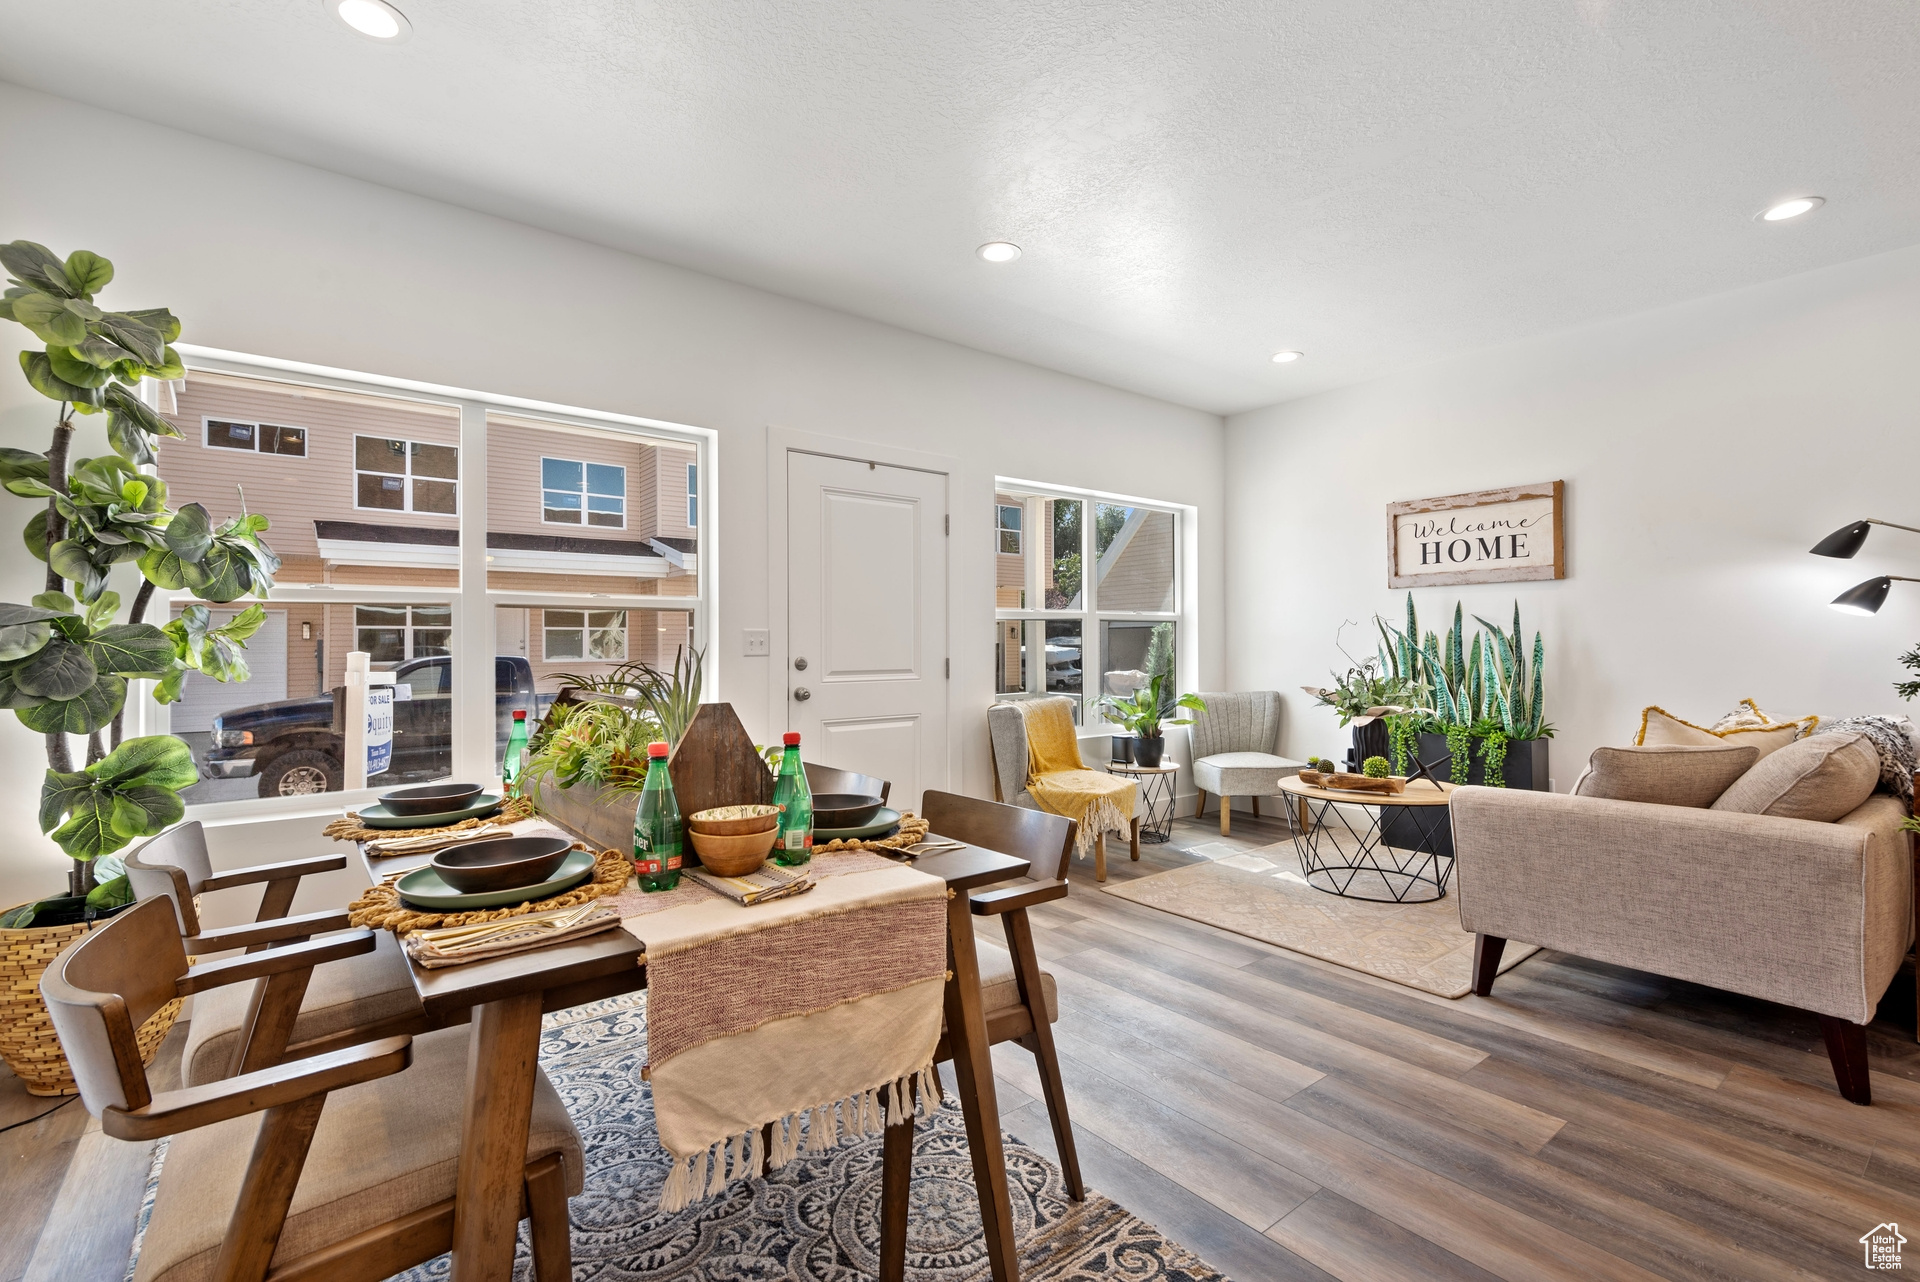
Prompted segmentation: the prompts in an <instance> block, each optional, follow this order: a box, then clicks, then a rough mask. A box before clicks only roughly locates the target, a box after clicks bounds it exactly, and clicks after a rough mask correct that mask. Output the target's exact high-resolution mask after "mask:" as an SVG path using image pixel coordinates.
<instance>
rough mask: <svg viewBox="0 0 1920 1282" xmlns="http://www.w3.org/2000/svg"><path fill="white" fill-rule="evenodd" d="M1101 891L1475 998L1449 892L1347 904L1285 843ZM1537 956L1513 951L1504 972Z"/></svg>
mask: <svg viewBox="0 0 1920 1282" xmlns="http://www.w3.org/2000/svg"><path fill="white" fill-rule="evenodd" d="M1101 889H1102V890H1104V891H1106V892H1107V893H1108V894H1109V895H1115V896H1118V897H1119V898H1121V899H1125V900H1129V901H1130V902H1132V903H1136V904H1145V905H1146V906H1147V907H1149V908H1158V909H1160V910H1161V911H1162V912H1169V913H1173V914H1175V915H1176V916H1180V917H1186V918H1190V919H1191V920H1193V921H1198V922H1204V923H1206V924H1207V925H1209V926H1218V927H1219V928H1220V929H1221V930H1230V931H1232V932H1233V933H1234V934H1236V935H1245V936H1247V937H1248V938H1250V939H1258V940H1261V941H1263V942H1265V943H1269V944H1276V945H1278V946H1279V947H1281V948H1285V949H1289V950H1291V951H1293V952H1296V953H1305V954H1306V955H1307V956H1309V957H1318V958H1319V959H1320V960H1322V961H1330V962H1333V963H1335V964H1336V965H1340V966H1345V967H1347V968H1348V969H1349V970H1357V971H1362V972H1364V973H1366V974H1368V975H1378V976H1379V977H1380V978H1381V979H1388V980H1392V981H1393V982H1394V983H1396V984H1405V985H1406V986H1407V987H1408V988H1417V989H1419V990H1421V991H1422V992H1427V993H1437V994H1438V995H1440V996H1441V997H1465V996H1466V995H1467V994H1468V993H1469V992H1471V991H1473V936H1472V935H1471V934H1469V933H1467V932H1466V931H1464V930H1462V929H1460V908H1459V902H1458V901H1457V900H1456V899H1455V898H1454V895H1453V891H1452V888H1451V887H1449V888H1448V892H1447V896H1446V898H1444V899H1437V900H1434V901H1433V902H1432V903H1425V904H1394V903H1384V904H1382V903H1373V902H1371V901H1369V900H1364V899H1342V898H1340V897H1339V896H1337V895H1330V894H1327V893H1326V892H1324V891H1319V890H1315V889H1314V888H1313V887H1312V886H1310V885H1308V884H1307V882H1306V879H1305V878H1304V877H1302V876H1301V875H1300V863H1299V860H1298V859H1297V858H1295V856H1294V853H1293V846H1292V845H1291V844H1285V845H1279V846H1269V847H1267V848H1266V849H1264V850H1255V851H1249V852H1248V853H1246V854H1241V855H1234V856H1232V857H1231V858H1227V859H1216V860H1214V861H1212V862H1210V863H1204V864H1193V865H1190V866H1188V867H1185V868H1175V869H1173V870H1172V871H1171V872H1163V873H1155V874H1154V875H1153V876H1150V877H1139V878H1136V879H1134V880H1133V881H1128V882H1109V883H1107V884H1106V885H1104V886H1102V887H1101ZM1539 951H1540V950H1539V949H1538V948H1537V947H1535V946H1534V945H1532V944H1519V943H1511V944H1508V945H1507V950H1506V955H1505V956H1503V957H1502V958H1501V959H1500V969H1501V971H1502V972H1503V973H1504V972H1506V971H1508V970H1510V969H1512V968H1513V967H1514V966H1516V965H1518V964H1519V963H1521V962H1522V961H1525V960H1526V959H1527V958H1529V957H1531V956H1533V954H1535V953H1537V952H1539Z"/></svg>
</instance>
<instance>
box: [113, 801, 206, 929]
mask: <svg viewBox="0 0 1920 1282" xmlns="http://www.w3.org/2000/svg"><path fill="white" fill-rule="evenodd" d="M126 865H127V883H128V885H130V886H132V887H133V896H134V898H135V899H153V898H155V897H157V896H161V895H164V896H166V897H167V899H169V900H170V901H172V903H173V910H174V914H175V915H176V916H177V917H178V918H179V921H180V933H181V934H182V935H186V936H193V935H197V934H199V933H200V912H199V909H198V908H196V907H195V905H194V902H193V897H194V896H195V895H197V894H199V893H200V889H201V887H202V886H204V885H205V884H206V882H207V879H208V878H209V877H211V876H213V861H212V859H210V858H209V857H208V855H207V832H206V829H204V828H202V827H201V826H200V821H199V820H198V819H189V820H188V821H187V822H185V823H183V824H175V825H174V826H173V827H171V828H169V829H167V831H165V832H163V833H161V834H160V835H159V836H158V837H155V838H153V839H151V840H150V841H147V842H144V843H142V844H141V845H139V846H137V847H135V849H134V851H133V853H132V854H130V855H128V856H127V858H126Z"/></svg>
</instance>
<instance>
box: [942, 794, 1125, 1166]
mask: <svg viewBox="0 0 1920 1282" xmlns="http://www.w3.org/2000/svg"><path fill="white" fill-rule="evenodd" d="M921 805H922V806H923V807H925V809H926V819H927V822H928V823H929V824H930V825H931V826H932V831H933V832H934V833H936V834H938V835H939V836H941V837H946V838H950V839H951V840H954V841H964V842H966V843H967V844H968V845H971V846H979V847H980V848H981V849H983V850H997V851H999V852H1000V853H1001V854H1006V855H1014V856H1017V857H1019V858H1021V859H1025V860H1027V861H1028V862H1029V864H1031V865H1032V866H1031V868H1030V870H1029V871H1028V873H1027V876H1026V877H1025V879H1023V880H1020V881H1013V882H1006V883H1002V884H1000V885H996V886H993V887H991V888H989V889H985V890H976V891H974V892H973V894H972V897H971V906H972V908H973V912H974V915H975V916H976V917H998V918H1000V925H1001V928H1002V929H1003V930H1005V931H1006V936H1007V946H1006V947H1005V948H999V947H996V946H995V945H993V944H989V943H981V944H980V945H979V948H978V953H979V959H980V1005H981V1008H982V1013H983V1014H984V1015H985V1016H986V1024H987V1041H988V1044H990V1045H991V1044H995V1043H999V1042H1018V1043H1019V1044H1020V1045H1021V1046H1023V1047H1025V1048H1026V1049H1027V1051H1028V1052H1030V1053H1031V1054H1032V1055H1033V1058H1034V1060H1035V1061H1036V1063H1037V1064H1038V1065H1039V1068H1040V1091H1041V1094H1042V1095H1043V1096H1044V1097H1045V1099H1046V1104H1047V1120H1048V1121H1049V1122H1050V1123H1052V1125H1053V1142H1054V1147H1055V1148H1056V1149H1057V1150H1058V1151H1059V1154H1060V1170H1061V1173H1062V1174H1063V1175H1065V1176H1066V1182H1067V1192H1068V1194H1069V1196H1071V1197H1072V1198H1073V1200H1074V1201H1076V1202H1082V1201H1085V1200H1086V1196H1087V1190H1086V1186H1085V1184H1083V1183H1082V1182H1081V1179H1080V1155H1079V1153H1078V1152H1077V1151H1076V1150H1075V1148H1074V1144H1073V1123H1072V1121H1071V1120H1070V1119H1069V1117H1068V1115H1067V1092H1066V1087H1065V1086H1064V1085H1063V1084H1062V1083H1061V1080H1060V1056H1059V1054H1058V1053H1057V1052H1056V1051H1055V1050H1054V1048H1053V1028H1052V1025H1053V1024H1054V1023H1055V1022H1057V1021H1058V1020H1059V1018H1060V996H1059V986H1058V985H1057V984H1056V983H1055V982H1054V978H1053V976H1052V975H1050V974H1048V973H1047V972H1046V971H1044V970H1042V969H1040V959H1039V957H1038V956H1037V955H1036V954H1035V953H1034V950H1033V924H1032V923H1031V922H1030V921H1028V920H1027V909H1029V908H1031V907H1033V906H1034V905H1036V904H1045V903H1051V902H1053V901H1054V900H1056V899H1065V898H1066V897H1067V869H1068V866H1069V865H1070V864H1071V863H1072V860H1073V841H1074V836H1075V834H1076V832H1077V830H1078V828H1079V825H1078V824H1076V823H1075V822H1074V821H1073V820H1071V819H1068V818H1067V817H1066V816H1064V815H1054V814H1048V813H1047V812H1045V811H1043V810H1028V809H1026V808H1024V807H1021V806H1009V805H1005V804H1003V803H1001V802H997V801H981V800H979V799H978V798H975V797H962V796H960V795H958V794H956V793H951V792H932V791H929V792H927V793H926V794H925V795H924V796H923V797H922V799H921ZM952 1054H953V1053H952V1050H951V1048H950V1047H949V1045H948V1040H947V1036H946V1034H945V1033H944V1032H943V1033H942V1035H941V1038H940V1048H939V1050H938V1051H936V1052H935V1055H936V1058H937V1059H941V1060H946V1059H951V1058H952Z"/></svg>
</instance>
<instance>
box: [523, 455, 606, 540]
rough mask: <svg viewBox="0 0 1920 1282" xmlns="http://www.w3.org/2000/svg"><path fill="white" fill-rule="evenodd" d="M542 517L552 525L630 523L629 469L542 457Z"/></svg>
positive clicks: (604, 526)
mask: <svg viewBox="0 0 1920 1282" xmlns="http://www.w3.org/2000/svg"><path fill="white" fill-rule="evenodd" d="M540 491H541V493H540V519H541V520H543V521H545V522H546V523H547V524H549V525H598V526H601V527H603V528H605V529H612V530H622V529H625V528H626V525H627V469H626V468H624V467H619V466H617V465H615V464H612V463H583V462H579V461H577V460H574V459H563V458H543V459H541V460H540Z"/></svg>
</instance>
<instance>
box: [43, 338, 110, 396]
mask: <svg viewBox="0 0 1920 1282" xmlns="http://www.w3.org/2000/svg"><path fill="white" fill-rule="evenodd" d="M47 361H48V363H49V365H50V366H51V367H52V369H53V376H54V377H55V378H57V379H60V380H62V381H64V382H68V383H72V384H73V385H74V386H75V387H105V386H106V385H107V380H108V378H110V377H111V375H109V374H108V373H107V371H105V370H103V369H101V368H100V367H99V366H97V365H95V364H93V363H92V362H90V361H83V360H81V359H80V358H79V357H77V356H75V355H74V354H73V349H72V348H70V347H49V348H48V349H47Z"/></svg>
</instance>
